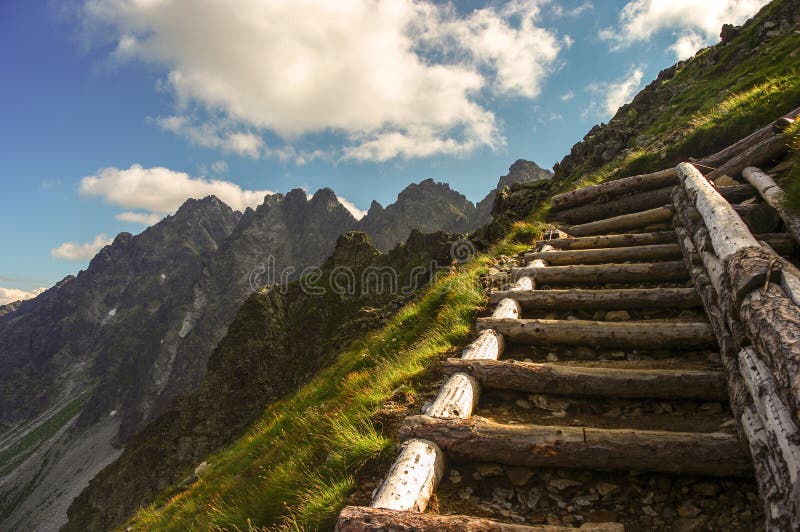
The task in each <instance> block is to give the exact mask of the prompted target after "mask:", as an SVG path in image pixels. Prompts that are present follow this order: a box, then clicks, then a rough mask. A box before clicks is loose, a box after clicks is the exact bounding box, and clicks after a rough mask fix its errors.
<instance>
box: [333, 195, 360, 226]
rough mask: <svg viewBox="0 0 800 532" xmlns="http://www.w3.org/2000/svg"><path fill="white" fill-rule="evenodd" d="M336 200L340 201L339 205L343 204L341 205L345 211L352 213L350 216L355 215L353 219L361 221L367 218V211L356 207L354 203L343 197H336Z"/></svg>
mask: <svg viewBox="0 0 800 532" xmlns="http://www.w3.org/2000/svg"><path fill="white" fill-rule="evenodd" d="M336 198H337V199H338V200H339V203H341V204H342V206H343V207H344V208H345V209H347V210H348V211H350V214H352V215H353V217H354V218H355V219H356V220H360V219H361V218H363V217H364V216H366V215H367V211H362V210H361V209H359V208H358V207H356V206H355V204H354V203H352V202H350V201H348V200H347V199H346V198H343V197H341V196H336Z"/></svg>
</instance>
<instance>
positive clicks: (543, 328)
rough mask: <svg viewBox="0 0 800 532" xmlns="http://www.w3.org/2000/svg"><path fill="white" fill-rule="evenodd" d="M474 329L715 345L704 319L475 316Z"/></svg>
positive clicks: (651, 344)
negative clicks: (694, 320) (610, 319)
mask: <svg viewBox="0 0 800 532" xmlns="http://www.w3.org/2000/svg"><path fill="white" fill-rule="evenodd" d="M477 326H478V330H485V329H494V330H495V331H497V332H499V333H500V334H502V335H503V336H504V337H505V338H506V340H507V341H509V342H512V343H524V344H530V343H536V344H544V345H550V344H554V345H589V346H597V347H629V348H635V349H661V348H667V347H683V348H689V349H710V348H715V347H716V346H717V340H716V338H715V337H714V332H713V331H712V330H711V326H710V325H709V324H708V323H664V322H641V321H628V322H609V321H589V320H531V319H525V320H513V319H496V318H478V323H477Z"/></svg>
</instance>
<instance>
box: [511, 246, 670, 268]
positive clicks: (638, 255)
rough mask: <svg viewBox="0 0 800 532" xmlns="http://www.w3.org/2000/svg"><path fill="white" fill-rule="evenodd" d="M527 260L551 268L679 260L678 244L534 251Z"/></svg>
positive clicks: (528, 255) (528, 254)
mask: <svg viewBox="0 0 800 532" xmlns="http://www.w3.org/2000/svg"><path fill="white" fill-rule="evenodd" d="M525 258H526V259H528V260H535V259H541V260H544V261H546V262H547V263H548V264H550V265H552V266H560V265H561V266H563V265H567V264H604V263H608V262H612V263H613V262H627V261H655V260H670V259H679V258H681V248H680V247H679V246H678V244H655V245H652V246H632V247H628V248H606V249H578V250H574V251H534V252H532V253H527V254H526V255H525Z"/></svg>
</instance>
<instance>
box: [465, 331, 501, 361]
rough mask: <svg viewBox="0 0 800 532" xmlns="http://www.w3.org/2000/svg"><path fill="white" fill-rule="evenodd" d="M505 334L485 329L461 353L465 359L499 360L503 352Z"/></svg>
mask: <svg viewBox="0 0 800 532" xmlns="http://www.w3.org/2000/svg"><path fill="white" fill-rule="evenodd" d="M503 348H504V342H503V335H502V334H499V333H497V332H495V331H492V330H486V331H483V332H482V333H481V334H480V335H479V336H478V338H476V339H475V340H474V341H473V342H472V343H471V344H469V345H468V346H467V348H466V349H464V351H463V352H462V353H461V358H463V359H464V360H497V359H498V358H500V355H501V354H503Z"/></svg>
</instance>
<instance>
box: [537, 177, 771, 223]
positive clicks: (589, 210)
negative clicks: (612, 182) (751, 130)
mask: <svg viewBox="0 0 800 532" xmlns="http://www.w3.org/2000/svg"><path fill="white" fill-rule="evenodd" d="M717 191H718V192H719V193H720V194H722V197H723V198H725V199H726V200H728V202H730V203H740V202H742V201H744V200H747V199H750V198H752V197H753V196H755V195H756V194H757V192H756V191H755V189H754V188H753V187H751V186H750V185H735V186H729V187H719V188H718V189H717ZM671 193H672V186H668V187H663V188H658V189H655V190H648V191H645V192H638V193H636V194H629V195H626V196H620V197H615V198H614V199H611V200H608V201H599V202H597V203H588V204H586V205H579V206H577V207H573V208H571V209H566V210H563V211H560V212H558V213H556V214H555V216H553V219H555V220H558V221H559V222H563V223H567V224H580V223H584V222H589V221H592V220H601V219H604V218H610V217H612V216H619V215H620V214H629V213H632V212H639V211H645V210H648V209H654V208H656V207H661V206H662V205H667V204H668V203H669V202H670V194H671Z"/></svg>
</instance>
